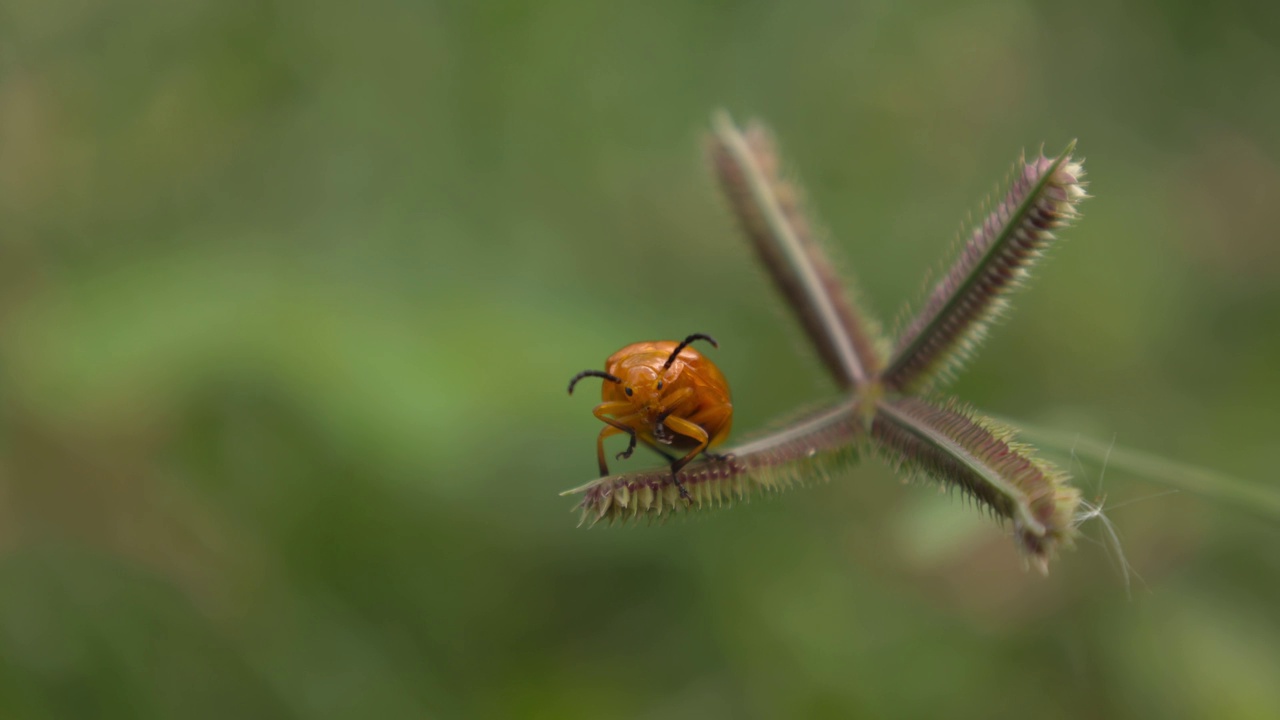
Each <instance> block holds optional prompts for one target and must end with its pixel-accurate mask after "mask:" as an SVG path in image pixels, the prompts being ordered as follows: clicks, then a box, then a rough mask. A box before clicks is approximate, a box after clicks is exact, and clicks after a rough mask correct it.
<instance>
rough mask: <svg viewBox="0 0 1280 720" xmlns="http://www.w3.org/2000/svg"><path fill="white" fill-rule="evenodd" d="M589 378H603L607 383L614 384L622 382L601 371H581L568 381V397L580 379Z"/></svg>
mask: <svg viewBox="0 0 1280 720" xmlns="http://www.w3.org/2000/svg"><path fill="white" fill-rule="evenodd" d="M589 377H598V378H604V379H605V380H608V381H609V382H615V383H620V382H622V381H621V380H619V379H618V378H616V377H614V376H613V375H610V374H609V373H607V372H604V371H603V370H583V371H582V372H580V373H578V374H577V375H574V376H573V379H572V380H570V381H569V394H570V395H572V394H573V386H574V385H577V384H578V381H579V380H581V379H582V378H589Z"/></svg>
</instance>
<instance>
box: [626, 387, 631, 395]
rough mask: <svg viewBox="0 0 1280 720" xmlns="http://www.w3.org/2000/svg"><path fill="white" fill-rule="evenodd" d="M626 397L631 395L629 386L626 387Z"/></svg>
mask: <svg viewBox="0 0 1280 720" xmlns="http://www.w3.org/2000/svg"><path fill="white" fill-rule="evenodd" d="M627 397H631V388H627Z"/></svg>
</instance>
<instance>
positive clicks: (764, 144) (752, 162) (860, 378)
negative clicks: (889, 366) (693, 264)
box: [708, 112, 884, 389]
mask: <svg viewBox="0 0 1280 720" xmlns="http://www.w3.org/2000/svg"><path fill="white" fill-rule="evenodd" d="M712 124H713V130H714V134H713V135H712V136H711V138H710V139H709V141H708V151H709V155H710V158H711V164H712V167H713V168H714V169H715V172H716V176H717V177H718V178H719V180H720V186H721V188H722V189H723V190H724V193H725V195H726V197H727V198H728V200H729V206H730V208H731V209H732V210H733V213H734V214H735V215H736V216H737V218H738V221H739V223H740V224H741V226H742V229H743V231H744V233H745V234H746V236H747V238H748V239H750V240H751V245H752V247H754V248H755V251H756V255H757V257H758V258H759V259H760V262H761V264H762V265H763V266H764V267H765V269H766V270H767V271H768V273H769V276H770V277H771V278H773V282H774V284H775V285H776V286H777V288H778V290H779V292H781V293H782V295H783V297H784V299H786V301H787V304H788V305H790V306H791V308H792V309H793V310H794V311H795V313H796V316H797V317H798V318H799V320H800V324H801V325H802V326H803V327H804V329H805V332H806V333H808V335H809V339H810V340H811V341H812V342H813V344H814V346H815V347H816V348H817V350H818V354H819V355H820V356H821V358H822V361H823V363H824V364H826V366H827V369H828V370H829V371H830V372H831V375H832V376H833V377H834V378H835V379H836V382H837V383H838V384H839V385H840V387H841V388H843V389H849V388H852V387H856V386H859V385H863V384H865V383H866V382H867V381H868V379H869V378H871V377H872V376H874V375H875V374H876V373H877V372H878V371H879V370H880V368H881V367H882V365H883V352H882V349H881V348H882V346H883V345H884V343H883V341H881V339H880V328H879V323H877V322H876V321H875V320H874V319H872V318H871V317H870V316H868V315H867V314H866V313H865V312H864V311H863V310H862V309H861V308H860V307H859V305H858V304H856V303H854V302H852V301H851V300H850V294H846V292H845V290H846V289H849V290H850V291H852V285H850V284H849V283H847V282H846V283H842V282H841V280H840V278H839V277H838V276H837V274H836V272H835V270H834V269H833V268H832V266H831V263H830V261H829V260H828V259H827V256H826V253H825V252H824V251H823V249H822V246H821V245H820V244H819V242H818V240H817V238H816V237H815V230H814V225H813V223H812V222H811V221H810V219H809V216H808V215H807V213H806V212H805V208H804V203H803V200H802V197H803V193H802V192H801V190H800V187H799V185H798V184H797V183H796V182H794V181H793V180H788V179H786V178H784V177H783V175H782V173H781V171H780V169H779V164H780V162H779V158H778V152H777V148H776V147H775V145H774V142H773V138H772V137H771V136H770V135H769V132H768V130H766V129H765V127H764V126H763V125H761V124H759V123H751V124H750V125H749V126H748V127H747V129H746V131H745V132H742V131H740V130H739V129H738V128H737V127H736V126H735V125H734V124H733V120H732V119H731V118H730V117H729V115H728V114H727V113H723V112H721V113H718V114H716V116H715V117H714V118H713V119H712Z"/></svg>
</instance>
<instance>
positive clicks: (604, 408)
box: [591, 402, 636, 477]
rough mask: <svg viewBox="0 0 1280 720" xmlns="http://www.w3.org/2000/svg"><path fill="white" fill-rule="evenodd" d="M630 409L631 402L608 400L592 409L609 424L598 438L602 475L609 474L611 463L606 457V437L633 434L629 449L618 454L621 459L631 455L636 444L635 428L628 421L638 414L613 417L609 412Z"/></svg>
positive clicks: (597, 452)
mask: <svg viewBox="0 0 1280 720" xmlns="http://www.w3.org/2000/svg"><path fill="white" fill-rule="evenodd" d="M630 409H631V404H630V403H625V402H607V403H600V404H599V405H597V406H596V407H595V409H593V410H592V411H591V414H592V415H595V416H596V417H597V418H598V419H599V420H600V421H601V422H603V423H605V424H606V425H608V426H609V427H606V428H604V429H603V430H601V431H600V435H599V436H598V437H597V438H596V460H597V461H599V463H600V477H605V476H606V475H608V474H609V464H608V463H607V462H605V459H604V439H605V438H607V437H610V436H612V435H618V434H620V433H626V434H628V435H630V436H631V441H630V443H628V445H627V449H626V450H624V451H623V452H621V453H619V454H618V457H619V458H620V459H621V458H628V457H631V451H632V450H633V449H634V448H635V446H636V431H635V428H632V427H631V426H630V425H628V424H627V421H629V420H634V419H635V418H636V416H635V415H634V414H633V415H626V416H623V417H621V418H612V417H609V415H608V414H609V413H612V412H621V411H625V410H630Z"/></svg>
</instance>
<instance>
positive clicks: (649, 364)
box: [569, 333, 733, 498]
mask: <svg viewBox="0 0 1280 720" xmlns="http://www.w3.org/2000/svg"><path fill="white" fill-rule="evenodd" d="M694 340H706V341H707V342H709V343H711V346H712V347H717V348H718V347H720V346H719V345H718V344H717V343H716V341H715V340H714V339H713V338H711V337H710V336H709V335H703V334H701V333H695V334H693V335H690V336H689V337H687V338H685V339H684V341H683V342H679V343H677V342H675V341H674V340H657V341H652V342H639V343H635V344H633V345H628V346H626V347H624V348H622V349H621V350H619V351H618V352H616V353H614V354H613V355H610V356H609V359H608V360H606V361H605V363H604V367H605V369H604V370H603V371H601V370H584V371H582V372H580V373H578V374H577V375H574V376H573V379H572V380H570V381H569V394H570V395H572V394H573V386H574V385H576V384H578V381H579V380H581V379H583V378H585V377H598V378H603V379H604V380H605V383H604V387H603V389H602V391H601V399H602V400H603V402H601V403H600V404H599V405H597V406H596V407H595V409H594V410H592V414H594V415H595V416H596V417H597V418H600V420H601V421H603V422H604V423H606V424H607V425H608V427H606V428H604V429H603V430H601V431H600V436H599V437H598V438H596V456H597V458H598V459H599V460H600V476H601V477H604V476H605V475H608V474H609V466H608V464H607V463H605V459H604V439H605V438H607V437H609V436H611V435H619V434H622V433H626V434H628V435H630V436H631V442H630V443H629V444H628V445H627V449H626V450H623V451H622V452H620V453H618V455H617V457H618V459H619V460H621V459H624V458H629V457H631V451H632V450H634V449H635V447H636V440H637V439H639V440H640V441H643V442H644V443H645V444H646V445H648V446H649V447H651V448H653V449H654V450H656V451H658V452H659V453H660V454H662V455H663V456H664V457H666V458H667V460H669V461H671V474H672V476H675V475H676V473H678V472H680V468H683V467H684V466H685V465H687V464H689V462H690V461H691V460H693V459H694V458H696V457H697V456H698V453H701V452H705V451H706V450H707V449H708V448H712V447H715V446H716V445H718V444H720V442H722V441H723V440H724V439H725V438H726V437H728V436H729V428H730V426H731V425H732V424H733V403H732V402H730V400H729V383H728V382H727V381H726V380H725V379H724V375H723V374H721V373H720V368H718V367H716V366H715V364H714V363H712V362H711V361H710V360H708V359H707V358H706V357H704V356H703V355H702V353H700V352H698V351H697V350H694V349H693V348H691V347H688V345H689V343H691V342H693V341H694ZM662 446H667V447H671V448H673V449H676V450H685V449H688V450H689V452H688V454H686V455H685V456H684V457H681V458H676V457H674V456H672V455H669V454H668V453H666V452H665V451H664V450H663V449H662ZM676 486H677V487H678V488H680V494H681V496H683V497H685V498H687V497H688V493H687V492H686V491H685V489H684V486H683V485H681V484H680V480H679V478H677V479H676Z"/></svg>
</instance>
